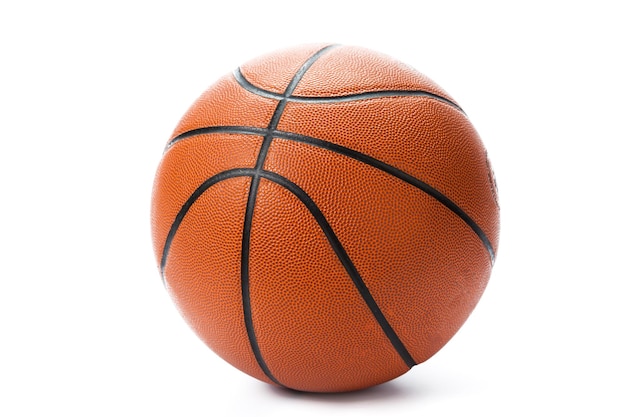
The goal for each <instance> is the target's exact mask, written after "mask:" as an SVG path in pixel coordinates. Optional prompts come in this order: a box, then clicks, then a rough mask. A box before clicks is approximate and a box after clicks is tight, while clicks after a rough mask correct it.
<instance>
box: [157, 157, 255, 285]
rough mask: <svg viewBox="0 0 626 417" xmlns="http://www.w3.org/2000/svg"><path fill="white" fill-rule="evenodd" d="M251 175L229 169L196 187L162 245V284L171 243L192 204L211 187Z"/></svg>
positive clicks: (246, 170) (246, 172)
mask: <svg viewBox="0 0 626 417" xmlns="http://www.w3.org/2000/svg"><path fill="white" fill-rule="evenodd" d="M253 174H254V170H253V169H251V168H235V169H230V170H227V171H222V172H220V173H218V174H216V175H213V176H212V177H210V178H208V179H207V180H205V181H204V182H203V183H202V184H200V186H198V188H196V189H195V191H194V192H193V193H192V194H191V196H189V198H188V199H187V201H185V203H184V204H183V205H182V207H181V209H180V210H179V211H178V213H177V214H176V217H175V218H174V221H173V222H172V225H171V226H170V230H169V232H168V234H167V237H166V238H165V244H164V245H163V251H162V252H161V262H160V267H161V279H162V280H163V281H164V282H165V265H166V263H167V256H168V255H169V251H170V247H171V244H172V241H173V240H174V236H175V235H176V232H177V231H178V228H179V227H180V225H181V223H182V221H183V220H184V218H185V216H186V215H187V213H188V212H189V210H190V209H191V206H193V204H194V203H195V202H196V201H197V200H198V199H199V198H200V197H201V196H202V194H204V192H205V191H207V190H208V189H209V188H210V187H212V186H213V185H215V184H217V183H219V182H221V181H224V180H227V179H230V178H237V177H243V176H252V175H253Z"/></svg>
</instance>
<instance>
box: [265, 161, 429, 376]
mask: <svg viewBox="0 0 626 417" xmlns="http://www.w3.org/2000/svg"><path fill="white" fill-rule="evenodd" d="M259 175H260V176H261V177H263V178H266V179H268V180H270V181H272V182H274V183H276V184H278V185H281V186H282V187H284V188H286V189H287V190H288V191H290V192H291V193H292V194H294V195H295V196H296V197H297V198H298V199H299V200H300V201H301V202H302V203H303V204H304V205H305V207H306V208H307V210H308V211H309V212H310V213H311V214H312V215H313V217H314V218H315V220H316V221H317V224H318V225H319V226H320V228H321V229H322V231H323V232H324V235H325V236H326V239H327V240H328V243H330V246H331V248H332V249H333V251H334V252H335V255H337V257H338V258H339V261H340V262H341V264H342V265H343V267H344V269H345V270H346V272H347V273H348V276H349V277H350V279H351V280H352V282H353V284H354V286H355V287H356V288H357V290H358V291H359V294H360V295H361V298H362V299H363V301H365V304H366V305H367V307H368V308H369V309H370V311H371V312H372V314H373V315H374V318H375V319H376V321H377V322H378V324H379V325H380V327H381V329H382V330H383V332H384V333H385V335H386V336H387V339H389V341H390V342H391V344H392V345H393V347H394V349H395V350H396V352H397V353H398V354H399V355H400V357H401V358H402V360H403V361H404V363H405V364H406V366H407V367H409V368H411V367H413V366H414V365H416V362H415V360H414V359H413V357H412V356H411V354H410V353H409V351H408V349H407V348H406V346H404V344H403V343H402V341H401V340H400V337H399V336H398V334H397V333H396V332H395V331H394V330H393V327H392V326H391V324H390V323H389V321H387V319H386V317H385V315H384V314H383V312H382V311H381V309H380V307H379V306H378V304H377V303H376V300H374V297H373V296H372V293H371V292H370V291H369V289H368V288H367V285H366V284H365V282H364V281H363V278H362V277H361V274H359V271H358V270H357V269H356V266H355V265H354V263H353V262H352V260H351V259H350V256H348V253H347V252H346V250H345V249H344V247H343V245H342V244H341V242H340V241H339V238H338V237H337V235H336V234H335V232H334V231H333V228H332V226H331V225H330V224H329V223H328V220H326V217H325V216H324V214H323V213H322V211H321V210H320V209H319V207H318V206H317V204H315V202H314V201H313V199H312V198H311V197H310V196H309V195H308V194H307V193H306V192H305V191H304V190H303V189H302V188H300V187H299V186H298V185H297V184H295V183H293V182H291V181H289V180H288V179H287V178H285V177H283V176H281V175H278V174H275V173H273V172H270V171H261V172H260V173H259Z"/></svg>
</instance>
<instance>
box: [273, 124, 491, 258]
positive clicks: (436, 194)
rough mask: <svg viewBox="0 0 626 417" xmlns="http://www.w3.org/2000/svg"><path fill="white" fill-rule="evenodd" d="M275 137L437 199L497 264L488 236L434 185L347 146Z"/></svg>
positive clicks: (290, 136)
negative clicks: (351, 161) (346, 161)
mask: <svg viewBox="0 0 626 417" xmlns="http://www.w3.org/2000/svg"><path fill="white" fill-rule="evenodd" d="M274 136H275V137H277V138H282V139H288V140H293V141H297V142H302V143H307V144H309V145H313V146H317V147H320V148H324V149H327V150H329V151H333V152H335V153H338V154H341V155H345V156H348V157H350V158H353V159H356V160H357V161H360V162H363V163H365V164H368V165H370V166H372V167H374V168H377V169H379V170H381V171H383V172H386V173H388V174H391V175H393V176H394V177H396V178H398V179H400V180H402V181H404V182H406V183H409V184H411V185H412V186H414V187H416V188H419V189H420V190H422V191H423V192H425V193H426V194H428V195H429V196H431V197H433V198H434V199H436V200H437V201H438V202H439V203H441V204H443V205H444V206H445V207H446V208H448V209H449V210H450V211H452V212H453V213H454V214H455V215H457V216H458V217H459V218H460V219H461V220H463V222H465V224H467V225H468V226H469V227H470V228H471V229H472V231H473V232H474V233H475V234H476V235H477V236H478V238H479V239H480V241H481V242H482V244H483V246H484V247H485V249H486V250H487V252H488V253H489V258H490V260H491V264H492V265H493V263H494V262H495V251H494V250H493V246H492V245H491V242H490V241H489V238H488V237H487V234H486V233H485V232H484V231H483V230H482V229H481V228H480V226H478V224H477V223H476V222H475V221H474V219H472V218H471V217H470V216H469V214H467V213H466V212H465V211H464V210H463V209H462V208H461V207H459V206H458V205H457V204H456V203H455V202H454V201H452V200H451V199H450V198H448V197H447V196H446V195H445V194H443V193H442V192H441V191H439V190H437V189H436V188H435V187H433V186H432V185H429V184H427V183H425V182H424V181H421V180H419V179H417V178H415V177H413V176H411V175H409V174H407V173H406V172H404V171H402V170H400V169H398V168H396V167H394V166H392V165H389V164H387V163H385V162H383V161H381V160H379V159H376V158H372V157H371V156H369V155H366V154H364V153H361V152H358V151H355V150H353V149H350V148H346V147H345V146H341V145H337V144H334V143H331V142H327V141H325V140H321V139H317V138H314V137H311V136H305V135H298V134H295V133H291V132H281V131H276V132H274Z"/></svg>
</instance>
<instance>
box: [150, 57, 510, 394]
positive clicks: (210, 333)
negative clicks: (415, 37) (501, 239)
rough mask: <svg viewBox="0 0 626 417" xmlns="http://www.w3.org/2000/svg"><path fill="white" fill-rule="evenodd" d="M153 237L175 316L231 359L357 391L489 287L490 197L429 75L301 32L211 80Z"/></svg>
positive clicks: (267, 376) (450, 107)
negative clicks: (299, 40)
mask: <svg viewBox="0 0 626 417" xmlns="http://www.w3.org/2000/svg"><path fill="white" fill-rule="evenodd" d="M152 230H153V241H154V250H155V253H156V257H157V260H158V263H159V268H160V272H161V276H162V279H163V281H164V283H165V286H166V288H167V290H168V291H169V293H170V294H171V296H172V298H173V299H174V301H175V303H176V305H177V306H178V307H179V309H180V312H181V314H182V315H183V316H184V317H185V319H186V320H187V322H188V323H189V325H190V326H191V327H192V328H193V329H194V330H195V332H196V333H197V334H198V336H199V337H200V338H201V339H202V340H203V341H204V342H205V343H206V344H207V345H208V346H209V347H210V348H211V349H212V350H213V351H215V352H216V353H217V354H218V355H219V356H221V357H222V358H223V359H225V360H226V361H228V362H229V363H231V364H232V365H234V366H235V367H237V368H239V369H240V370H242V371H243V372H246V373H247V374H249V375H251V376H253V377H255V378H258V379H260V380H261V381H265V382H267V383H270V384H275V385H278V386H282V387H287V388H291V389H294V390H301V391H315V392H338V391H350V390H357V389H361V388H365V387H369V386H372V385H375V384H380V383H382V382H385V381H388V380H390V379H393V378H395V377H397V376H399V375H401V374H403V373H405V372H406V371H408V370H409V369H410V368H411V367H412V366H413V365H416V364H418V363H420V362H424V361H425V360H427V359H428V358H429V357H431V356H432V355H433V354H435V353H436V352H437V351H438V350H439V349H441V347H442V346H443V345H445V344H446V342H447V341H448V340H450V338H451V337H452V336H453V335H454V334H455V332H456V331H457V330H458V329H459V328H460V327H461V325H462V324H463V322H464V321H465V320H466V319H467V317H468V315H469V314H470V312H471V311H472V309H473V308H474V307H475V305H476V303H477V302H478V300H479V298H480V296H481V295H482V293H483V290H484V289H485V286H486V284H487V281H488V279H489V275H490V272H491V268H492V265H493V262H494V259H495V255H496V251H497V246H498V230H499V208H498V203H497V196H496V188H495V183H494V180H493V175H492V173H491V169H490V167H489V162H488V160H487V154H486V151H485V148H484V147H483V144H482V142H481V140H480V138H479V136H478V134H477V133H476V131H475V130H474V128H473V126H472V124H471V123H470V122H469V120H468V118H467V116H466V115H465V113H464V112H463V110H462V109H461V108H460V107H459V105H458V104H457V103H456V102H455V101H454V100H453V99H452V98H451V97H450V96H449V95H448V94H447V93H446V92H445V91H444V90H442V89H441V88H440V87H439V86H438V85H437V84H435V83H434V82H433V81H431V80H430V79H428V78H427V77H425V76H424V75H422V74H420V73H419V72H417V71H415V70H414V69H412V68H411V67H409V66H407V65H404V64H402V63H400V62H398V61H396V60H394V59H391V58H389V57H387V56H385V55H382V54H379V53H376V52H372V51H369V50H366V49H363V48H357V47H350V46H339V45H306V46H301V47H298V48H293V49H289V50H285V51H281V52H276V53H272V54H269V55H266V56H263V57H261V58H257V59H254V60H252V61H250V62H248V63H246V64H244V65H243V66H241V67H240V68H238V69H237V70H235V71H234V72H233V73H232V74H228V75H226V76H225V77H223V78H221V79H220V80H219V81H217V83H216V84H214V85H213V86H212V87H210V88H209V89H208V90H207V91H206V92H205V93H204V94H203V95H202V96H201V97H200V98H199V99H198V100H197V101H196V102H195V103H194V104H193V105H192V107H191V108H190V109H189V111H188V112H187V114H185V116H184V117H183V118H182V120H181V122H180V123H179V125H178V127H177V128H176V129H175V130H174V133H173V134H172V137H171V139H170V140H169V142H168V143H167V146H166V149H165V153H164V155H163V159H162V161H161V163H160V166H159V168H158V171H157V173H156V179H155V183H154V190H153V198H152Z"/></svg>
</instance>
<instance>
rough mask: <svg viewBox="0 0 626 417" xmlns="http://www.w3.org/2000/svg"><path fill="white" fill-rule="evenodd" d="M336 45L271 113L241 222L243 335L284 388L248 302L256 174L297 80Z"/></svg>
mask: <svg viewBox="0 0 626 417" xmlns="http://www.w3.org/2000/svg"><path fill="white" fill-rule="evenodd" d="M336 46H337V45H329V46H326V47H324V48H322V49H320V50H318V51H317V52H315V53H314V54H313V55H311V56H310V57H309V58H308V59H307V60H306V61H305V62H304V64H302V66H301V67H300V68H299V69H298V70H297V71H296V73H295V74H294V76H293V78H292V79H291V81H290V82H289V84H288V85H287V88H286V89H285V92H284V94H283V95H282V96H281V99H280V101H279V102H278V104H277V105H276V109H275V110H274V114H272V118H271V119H270V122H269V124H268V126H267V133H266V134H265V137H264V138H263V143H262V144H261V149H260V150H259V155H258V157H257V161H256V164H255V167H254V175H253V176H252V182H251V184H250V191H249V192H248V202H247V204H246V212H245V216H244V222H243V236H242V243H241V297H242V304H243V317H244V322H245V325H246V332H247V333H248V340H249V342H250V347H251V348H252V352H253V353H254V357H255V359H256V361H257V363H258V364H259V367H260V368H261V370H262V371H263V373H264V374H265V375H266V376H267V377H268V378H269V379H270V380H271V381H272V382H274V383H275V384H277V385H280V386H283V387H284V386H285V385H283V384H281V383H280V382H279V381H278V380H277V379H276V377H275V376H274V375H273V374H272V372H271V371H270V369H269V367H268V366H267V363H266V362H265V360H264V359H263V355H262V354H261V348H260V346H259V342H258V339H257V337H256V332H255V330H254V324H253V320H252V306H251V300H250V236H251V233H252V219H253V217H254V207H255V205H256V199H257V192H258V189H259V182H260V176H259V175H260V173H261V171H262V169H263V165H264V163H265V158H266V156H267V153H268V151H269V147H270V145H271V143H272V139H273V132H274V130H275V129H276V127H277V126H278V122H279V121H280V118H281V116H282V114H283V111H284V110H285V106H286V105H287V98H288V97H289V96H290V95H291V94H292V93H293V91H294V90H295V88H296V86H297V85H298V83H299V82H300V80H302V77H303V76H304V74H305V73H306V72H307V71H308V70H309V68H311V66H312V65H313V64H314V63H315V61H317V60H318V59H319V58H320V57H321V56H322V55H323V54H324V53H326V52H328V51H329V50H331V49H332V48H334V47H336Z"/></svg>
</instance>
